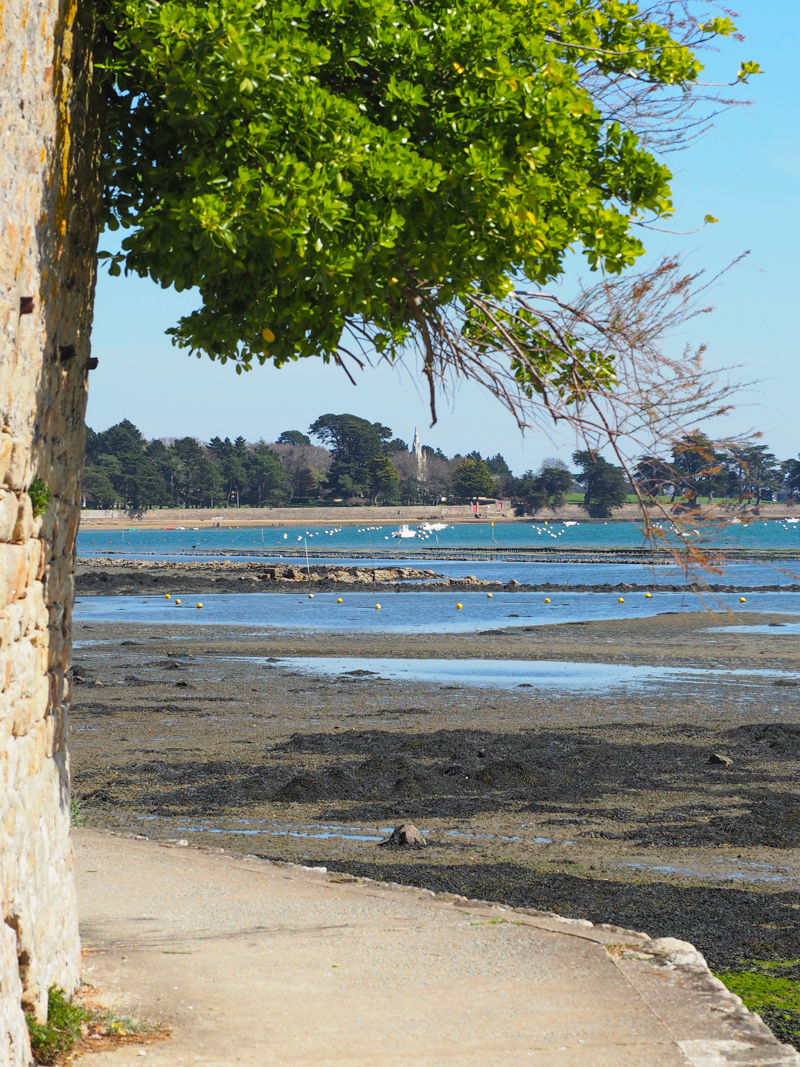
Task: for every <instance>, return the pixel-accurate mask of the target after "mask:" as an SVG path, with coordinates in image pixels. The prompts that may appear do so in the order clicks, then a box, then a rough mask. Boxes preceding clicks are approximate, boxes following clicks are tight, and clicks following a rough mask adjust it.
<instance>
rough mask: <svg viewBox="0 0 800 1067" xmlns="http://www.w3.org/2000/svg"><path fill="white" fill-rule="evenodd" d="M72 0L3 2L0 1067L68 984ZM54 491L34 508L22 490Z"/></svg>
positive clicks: (92, 162) (84, 67)
mask: <svg viewBox="0 0 800 1067" xmlns="http://www.w3.org/2000/svg"><path fill="white" fill-rule="evenodd" d="M76 10H77V7H76V4H75V2H74V0H62V2H61V3H59V2H58V0H2V4H1V5H0V20H2V22H1V24H0V79H2V84H1V85H0V131H2V137H3V142H2V149H3V150H2V154H0V907H2V921H1V922H0V1065H7V1064H10V1065H13V1067H18V1065H23V1064H29V1063H30V1062H31V1055H30V1048H29V1044H28V1038H27V1030H26V1026H25V1020H24V1014H23V1010H26V1011H31V1012H33V1013H34V1014H35V1015H37V1016H38V1018H39V1019H40V1020H43V1019H44V1018H45V1017H46V1011H47V991H48V988H49V987H50V986H51V985H59V986H62V987H63V988H64V989H66V990H67V991H68V992H71V991H72V990H74V989H75V987H76V985H77V983H78V980H79V960H80V949H79V942H78V929H77V915H76V906H75V890H74V885H73V879H72V849H71V845H70V840H69V824H70V818H69V764H68V757H67V749H66V739H67V708H68V702H69V674H68V671H69V661H70V623H71V618H72V601H73V592H72V589H73V579H72V570H73V555H74V551H73V546H74V540H75V533H76V530H77V526H78V521H79V517H80V514H79V510H78V504H79V487H80V474H81V465H82V460H83V446H84V412H85V405H86V382H87V375H88V370H89V330H90V325H91V310H92V297H93V292H94V261H95V255H94V253H95V249H96V242H97V216H98V210H97V207H98V197H97V190H98V181H97V177H96V175H97V171H98V168H97V152H96V144H97V139H96V136H95V130H96V126H97V124H96V121H95V120H94V118H93V114H95V113H96V100H97V98H96V94H95V92H94V90H93V88H92V77H91V76H92V70H91V65H90V59H89V50H88V48H87V46H86V37H85V35H84V33H83V32H82V30H81V28H80V25H79V23H78V21H77V19H76ZM36 477H40V478H41V479H43V481H44V482H45V483H46V485H47V486H48V488H49V489H50V490H51V492H52V500H51V502H50V504H49V506H48V507H47V509H46V511H45V513H44V514H43V515H41V516H39V517H34V513H33V507H32V503H31V498H30V496H29V495H28V492H27V490H28V489H29V488H30V486H31V483H32V481H33V480H34V478H36Z"/></svg>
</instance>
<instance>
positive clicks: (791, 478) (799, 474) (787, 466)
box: [782, 458, 800, 497]
mask: <svg viewBox="0 0 800 1067" xmlns="http://www.w3.org/2000/svg"><path fill="white" fill-rule="evenodd" d="M782 466H783V476H784V484H785V486H786V488H787V490H788V491H789V492H790V493H791V494H792V495H793V496H795V497H797V496H798V495H800V458H798V459H787V460H786V461H785V462H784V463H783V465H782Z"/></svg>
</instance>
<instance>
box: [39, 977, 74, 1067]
mask: <svg viewBox="0 0 800 1067" xmlns="http://www.w3.org/2000/svg"><path fill="white" fill-rule="evenodd" d="M88 1020H89V1012H88V1011H87V1010H86V1008H83V1007H81V1005H80V1004H73V1003H71V1002H70V1001H69V1000H68V999H67V994H66V993H65V992H64V990H63V989H59V988H58V986H51V987H50V992H49V993H48V994H47V1022H46V1023H42V1024H41V1025H40V1024H39V1023H37V1022H36V1019H35V1018H34V1017H33V1016H32V1015H28V1014H27V1013H26V1015H25V1022H26V1023H27V1024H28V1034H29V1035H30V1039H31V1051H32V1052H33V1055H34V1059H35V1060H36V1062H37V1063H41V1064H47V1065H49V1064H52V1063H58V1062H59V1060H60V1059H63V1057H64V1056H66V1055H68V1054H69V1053H70V1052H72V1050H73V1049H74V1048H75V1046H76V1045H77V1043H78V1041H79V1040H80V1037H81V1034H82V1032H83V1024H84V1023H85V1022H88Z"/></svg>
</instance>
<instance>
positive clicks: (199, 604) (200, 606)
mask: <svg viewBox="0 0 800 1067" xmlns="http://www.w3.org/2000/svg"><path fill="white" fill-rule="evenodd" d="M197 606H198V608H202V606H203V605H202V604H201V603H200V601H199V600H198V602H197Z"/></svg>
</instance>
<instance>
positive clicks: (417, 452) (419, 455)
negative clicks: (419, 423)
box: [411, 426, 425, 481]
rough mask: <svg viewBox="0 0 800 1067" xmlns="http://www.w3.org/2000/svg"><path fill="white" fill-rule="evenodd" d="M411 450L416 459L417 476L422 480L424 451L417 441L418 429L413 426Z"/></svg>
mask: <svg viewBox="0 0 800 1067" xmlns="http://www.w3.org/2000/svg"><path fill="white" fill-rule="evenodd" d="M411 451H412V452H413V453H414V456H415V458H416V461H417V478H419V480H420V481H422V478H423V475H424V473H425V453H424V452H423V451H422V445H421V444H420V442H419V430H418V429H417V427H416V426H415V427H414V444H413V445H412V446H411Z"/></svg>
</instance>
